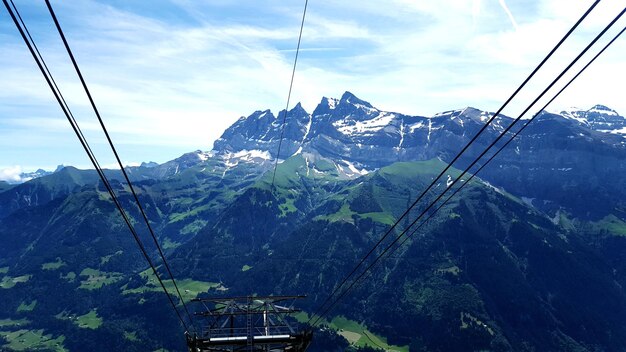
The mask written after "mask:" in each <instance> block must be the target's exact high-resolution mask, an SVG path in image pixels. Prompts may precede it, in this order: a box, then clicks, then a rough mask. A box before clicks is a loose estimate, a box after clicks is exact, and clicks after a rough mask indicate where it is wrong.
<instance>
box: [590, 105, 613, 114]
mask: <svg viewBox="0 0 626 352" xmlns="http://www.w3.org/2000/svg"><path fill="white" fill-rule="evenodd" d="M587 112H588V113H598V114H601V115H611V116H619V114H618V113H617V111H615V110H613V109H611V108H609V107H608V106H606V105H600V104H597V105H594V106H593V107H592V108H591V109H589V110H587Z"/></svg>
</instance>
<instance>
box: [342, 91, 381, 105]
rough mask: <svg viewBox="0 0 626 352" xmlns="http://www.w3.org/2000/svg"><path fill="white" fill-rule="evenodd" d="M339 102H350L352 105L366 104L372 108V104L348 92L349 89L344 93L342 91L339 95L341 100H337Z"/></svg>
mask: <svg viewBox="0 0 626 352" xmlns="http://www.w3.org/2000/svg"><path fill="white" fill-rule="evenodd" d="M339 102H340V103H348V104H352V105H363V106H366V107H368V108H372V109H373V108H374V107H373V106H372V104H370V103H368V102H367V101H365V100H361V99H359V98H357V97H356V95H354V94H352V93H350V92H349V91H346V92H345V93H343V95H342V96H341V100H340V101H339Z"/></svg>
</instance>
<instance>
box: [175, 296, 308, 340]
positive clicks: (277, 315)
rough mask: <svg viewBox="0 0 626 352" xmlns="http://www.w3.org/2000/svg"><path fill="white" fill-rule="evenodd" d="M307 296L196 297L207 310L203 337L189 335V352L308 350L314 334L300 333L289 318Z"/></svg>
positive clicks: (204, 312) (202, 314)
mask: <svg viewBox="0 0 626 352" xmlns="http://www.w3.org/2000/svg"><path fill="white" fill-rule="evenodd" d="M301 298H304V296H269V297H253V296H244V297H220V298H196V299H193V300H192V302H198V303H201V304H202V305H203V306H204V311H201V312H196V313H195V315H196V316H201V317H204V318H205V319H204V321H205V324H206V325H204V326H202V331H201V332H200V335H196V334H194V335H190V334H188V335H187V346H188V347H189V352H204V351H265V352H279V351H294V352H299V351H305V350H306V349H307V347H308V346H309V343H310V342H311V337H312V332H310V331H299V330H298V326H297V325H296V323H295V322H294V321H293V319H290V320H292V321H289V320H288V319H287V316H288V315H289V314H292V313H296V312H299V311H300V310H298V309H295V308H293V306H294V303H295V301H296V300H297V299H301Z"/></svg>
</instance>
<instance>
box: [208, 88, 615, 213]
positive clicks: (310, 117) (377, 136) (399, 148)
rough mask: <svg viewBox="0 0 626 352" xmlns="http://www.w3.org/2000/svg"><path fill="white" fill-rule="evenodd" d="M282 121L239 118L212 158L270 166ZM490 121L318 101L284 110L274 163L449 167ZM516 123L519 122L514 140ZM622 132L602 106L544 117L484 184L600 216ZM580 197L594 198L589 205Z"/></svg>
mask: <svg viewBox="0 0 626 352" xmlns="http://www.w3.org/2000/svg"><path fill="white" fill-rule="evenodd" d="M284 114H285V111H281V112H280V113H279V116H278V117H275V116H274V115H273V114H272V113H271V112H270V111H269V110H266V111H256V112H255V113H253V114H252V115H250V116H248V117H242V118H240V119H239V120H238V121H237V122H236V123H235V124H233V125H232V126H231V127H230V128H228V129H227V130H226V131H225V132H224V134H223V135H222V137H221V138H220V139H218V140H217V141H216V142H215V145H214V152H215V153H217V154H222V155H225V154H228V153H230V154H233V153H241V152H249V151H251V150H256V151H258V152H257V153H261V152H264V153H268V154H269V155H270V156H271V157H272V158H275V157H276V153H277V150H278V141H279V139H280V134H281V122H282V120H283V117H284ZM491 116H492V113H489V112H486V111H481V110H478V109H475V108H471V107H467V108H464V109H460V110H451V111H445V112H442V113H438V114H436V115H434V116H432V117H424V116H408V115H403V114H399V113H394V112H386V111H381V110H379V109H377V108H375V107H374V106H372V104H370V103H368V102H366V101H364V100H361V99H359V98H357V97H356V96H355V95H353V94H352V93H350V92H346V93H344V95H343V96H342V97H341V99H333V98H323V99H322V100H321V102H320V104H319V105H318V106H317V107H316V108H315V110H314V111H313V112H312V113H311V114H309V113H307V112H306V111H304V109H303V108H302V107H301V106H300V105H297V106H296V107H295V108H293V109H292V110H291V111H289V113H288V115H287V119H286V121H287V122H286V125H285V130H284V134H283V138H284V139H283V144H282V147H281V155H280V156H279V158H280V159H286V158H287V157H289V156H291V155H294V154H299V153H309V154H313V155H317V156H320V157H323V158H328V159H330V160H332V161H333V162H334V163H335V166H336V168H337V169H338V170H339V171H340V173H342V174H343V175H344V176H346V177H348V178H354V177H359V176H361V175H364V174H367V173H368V172H371V171H373V170H376V169H379V168H381V167H383V166H386V165H390V164H391V163H394V162H398V161H420V160H429V159H433V158H439V159H441V160H443V161H445V162H450V161H452V159H453V157H454V156H455V155H456V153H458V152H459V150H460V149H461V148H462V147H463V146H464V145H466V144H467V143H468V142H469V141H470V139H471V138H472V137H473V136H474V135H475V134H476V133H477V132H478V131H479V130H480V128H481V127H482V126H483V125H484V124H485V122H486V121H487V120H488V119H489V118H490V117H491ZM513 121H514V120H513V119H512V118H510V117H507V116H498V117H496V119H495V120H494V121H493V122H492V123H491V124H490V126H489V127H488V128H487V129H486V130H485V132H484V133H483V134H482V135H481V136H480V137H479V138H478V139H477V141H476V143H475V144H474V145H473V146H472V147H470V148H469V149H468V151H467V153H466V154H465V155H464V156H463V157H461V159H460V160H459V161H458V164H456V165H455V166H456V167H459V168H464V167H466V166H467V165H469V163H470V162H471V161H473V160H474V159H475V157H477V156H478V155H479V153H480V152H481V151H482V150H484V148H486V147H487V146H488V145H489V144H490V143H491V142H492V141H493V140H494V139H495V138H496V137H497V136H498V135H499V134H500V133H501V132H502V131H503V130H504V129H506V128H507V127H508V126H509V125H510V124H511V123H512V122H513ZM522 123H525V120H522V121H520V122H519V123H518V124H517V125H515V126H514V127H513V128H512V129H511V132H515V131H517V130H518V129H519V128H520V127H521V125H522ZM625 126H626V119H625V118H624V117H623V116H620V115H619V114H618V113H617V112H615V111H614V110H611V109H610V108H608V107H606V106H602V105H596V106H594V107H593V108H591V109H589V110H585V111H583V110H571V111H563V112H561V113H560V114H552V113H547V112H542V113H541V114H540V115H539V116H538V117H537V119H536V120H535V121H534V122H533V123H532V124H531V125H529V127H528V128H527V129H526V130H525V131H524V132H523V133H522V134H520V135H519V136H518V137H517V138H516V139H515V140H514V141H513V142H512V143H511V144H510V145H509V146H508V148H507V149H505V150H504V151H503V152H502V153H501V154H500V155H499V156H498V157H497V158H496V159H494V162H493V163H492V165H491V166H490V167H486V168H485V169H484V171H482V173H481V176H482V177H483V178H484V179H486V180H488V181H489V182H491V183H493V184H494V185H495V186H498V187H502V188H505V189H506V190H507V191H509V192H512V193H514V194H516V195H518V196H520V197H524V198H525V199H529V200H530V202H531V203H532V205H533V206H535V207H539V208H541V209H542V210H545V211H548V212H554V211H557V210H559V209H561V208H564V209H565V210H567V211H568V212H571V213H573V214H574V215H576V216H583V217H594V216H601V215H602V214H605V213H606V211H607V210H610V209H614V208H616V207H618V206H619V205H620V204H621V200H620V198H623V196H624V195H625V194H624V191H623V190H626V183H625V181H624V180H623V178H622V177H620V176H619V175H624V174H625V173H624V172H625V171H626V127H625ZM511 132H509V133H508V135H507V136H506V138H503V140H502V142H500V143H498V144H497V146H500V145H502V144H503V143H504V141H506V140H507V139H508V138H510V136H511V135H512V133H511ZM487 155H488V156H489V155H491V153H488V154H487ZM479 165H480V164H479ZM475 169H476V168H475ZM475 169H473V170H475ZM473 170H472V171H473ZM470 172H471V171H470ZM615 189H618V191H617V192H615ZM581 193H585V194H592V193H596V194H597V196H596V197H592V198H593V200H592V203H593V204H589V200H584V201H583V200H582V199H583V197H581V196H580V194H581ZM584 198H586V197H584ZM590 205H591V206H590Z"/></svg>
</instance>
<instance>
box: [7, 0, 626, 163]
mask: <svg viewBox="0 0 626 352" xmlns="http://www.w3.org/2000/svg"><path fill="white" fill-rule="evenodd" d="M502 3H503V2H502V1H500V0H499V1H496V0H442V1H412V0H394V1H392V2H384V1H371V2H370V1H368V2H365V3H362V2H357V1H356V0H347V1H341V2H337V1H330V0H319V1H315V2H312V3H310V4H309V5H310V7H309V13H308V14H307V21H306V23H305V28H304V34H303V38H302V52H301V53H300V59H299V63H298V70H297V72H296V76H295V82H294V92H293V93H294V94H293V95H292V104H291V105H292V106H293V105H295V103H296V102H298V101H302V102H303V104H304V106H305V108H306V109H307V110H309V111H310V110H312V109H313V108H314V107H315V105H316V104H317V103H318V102H319V100H320V99H321V97H322V96H335V97H336V96H339V95H341V93H342V92H343V91H345V90H350V91H352V92H353V93H355V94H357V95H360V96H362V97H363V98H365V99H367V100H370V101H371V102H372V103H373V104H374V105H376V106H378V107H380V108H384V109H387V110H394V111H400V112H404V113H409V114H416V115H417V114H419V115H432V114H434V113H436V112H438V111H442V110H446V109H449V108H457V107H464V106H468V105H471V106H475V107H478V108H483V109H491V110H493V109H495V108H497V107H498V106H499V104H500V103H501V102H502V101H503V99H505V98H506V97H507V96H508V94H510V93H512V92H513V90H514V89H515V88H516V87H517V85H518V84H519V83H520V82H521V81H522V80H523V79H524V78H525V76H526V75H527V74H528V73H529V72H530V71H531V70H532V69H533V68H534V67H535V65H536V64H537V63H538V62H539V61H540V60H541V59H542V58H543V56H544V55H545V54H546V53H547V51H548V50H549V49H550V48H551V47H552V45H554V44H555V43H556V41H557V40H558V39H559V37H560V36H561V35H562V34H563V33H565V31H566V30H567V29H568V28H569V27H570V26H571V25H572V24H573V23H574V21H575V20H576V19H577V18H578V17H579V16H580V14H582V12H583V11H584V10H585V9H586V8H587V7H588V6H589V4H590V3H591V2H590V1H588V0H585V1H580V2H578V1H577V2H575V4H574V3H572V2H571V1H566V0H549V1H541V2H538V3H533V4H528V3H527V2H524V1H513V0H507V2H506V3H504V5H505V6H504V7H502ZM615 3H622V5H619V4H618V5H615ZM18 5H20V4H18ZM170 5H171V6H172V7H173V8H177V6H182V9H180V8H177V9H178V11H179V12H180V13H178V14H176V16H178V17H180V18H182V20H172V19H171V16H165V15H163V16H157V15H155V13H154V12H152V13H150V14H146V13H144V12H142V11H140V10H135V11H131V10H129V8H131V9H132V5H128V6H127V7H125V9H124V10H122V9H121V8H115V7H113V6H111V5H106V4H103V3H99V2H96V1H81V2H78V3H74V2H73V3H72V4H67V3H64V2H55V3H53V6H55V9H56V10H57V15H58V16H59V18H60V21H61V23H62V25H63V26H64V28H65V31H66V35H67V37H68V40H69V42H70V44H71V46H72V48H73V50H74V53H75V55H76V57H77V60H78V62H79V64H80V65H81V68H82V70H83V74H84V76H85V78H86V79H87V81H88V83H89V86H90V88H91V90H92V93H93V96H94V98H95V100H96V103H97V104H98V107H99V109H100V112H101V113H102V116H103V118H104V120H105V123H106V124H107V126H108V128H109V130H110V132H111V134H112V136H113V138H114V140H115V141H116V143H117V144H118V146H119V148H120V149H122V151H123V152H124V153H123V154H122V157H124V158H127V159H128V160H155V161H158V162H164V161H166V160H169V159H172V158H174V157H176V156H177V155H178V154H182V152H185V151H189V150H194V149H210V147H211V143H212V141H213V140H214V139H215V138H217V137H218V136H219V135H220V134H221V133H222V132H223V130H224V129H225V128H226V127H228V126H229V125H230V124H231V123H232V122H234V121H235V120H236V119H237V118H238V117H239V116H241V115H247V114H249V113H251V112H252V111H254V110H258V109H266V108H271V109H273V110H274V111H276V110H279V109H283V108H284V104H285V99H286V95H287V90H288V87H289V79H290V75H291V65H292V63H293V55H294V54H295V52H294V51H293V49H294V48H295V45H296V40H297V35H298V29H299V24H300V22H299V21H300V19H301V17H300V16H301V10H302V8H301V6H302V4H301V3H300V2H293V3H292V2H283V1H277V0H266V1H263V2H256V1H255V2H250V3H247V4H237V5H236V6H235V5H233V4H230V3H229V2H226V1H222V0H219V1H203V2H196V1H185V0H177V1H175V2H173V3H170ZM23 6H24V7H25V9H26V10H27V11H26V12H25V13H24V15H26V16H25V17H26V20H27V21H28V23H30V24H33V27H32V28H31V30H32V29H34V30H33V34H34V36H35V39H36V40H37V42H38V44H39V45H40V47H41V49H42V51H43V52H44V55H45V56H46V59H47V61H48V63H49V65H50V67H51V68H52V69H53V73H54V74H55V77H57V78H58V81H59V84H60V85H61V88H62V89H63V91H64V93H65V95H66V98H67V99H68V102H69V103H70V104H71V105H72V109H73V111H74V112H75V115H76V116H77V118H78V119H79V121H81V124H82V126H83V129H84V131H85V132H86V133H87V134H88V135H89V137H90V138H93V139H94V141H95V142H94V145H95V146H96V147H97V149H98V150H99V151H102V153H103V154H104V152H105V148H104V147H105V145H104V144H103V143H104V140H103V136H102V134H101V132H99V126H98V124H97V122H96V121H95V120H94V117H93V114H92V113H91V112H90V109H89V106H88V101H87V100H86V98H85V96H84V93H83V92H82V88H81V86H80V84H79V82H78V81H77V79H76V78H75V75H74V73H73V71H72V68H71V66H70V65H69V64H68V61H67V58H66V55H65V53H64V51H63V48H62V46H61V43H60V42H59V40H58V38H57V36H56V33H55V31H54V29H53V28H52V27H51V24H50V23H49V19H48V18H47V14H46V10H45V6H43V5H41V4H39V3H28V4H24V5H23ZM618 6H623V1H613V2H610V3H607V4H606V5H605V4H604V3H603V4H601V5H599V7H598V9H597V10H596V11H597V14H596V13H595V11H594V14H593V15H592V17H591V18H590V21H588V22H585V24H584V25H583V27H582V28H581V29H582V30H581V31H580V32H579V33H577V34H576V36H574V38H572V39H573V40H572V41H571V42H569V43H568V44H567V45H566V46H564V48H563V50H562V51H560V52H559V53H557V56H556V57H555V60H554V61H553V62H551V63H549V65H548V67H547V70H545V71H544V72H542V73H541V75H539V76H538V77H537V79H536V81H534V82H533V83H531V85H530V86H529V91H528V92H525V93H523V97H524V98H526V101H528V100H529V99H531V98H532V95H533V94H536V92H537V91H538V90H539V89H541V85H542V84H545V83H546V82H548V81H549V80H550V75H553V74H554V73H556V72H558V71H559V70H560V67H562V66H563V63H565V62H567V61H568V60H570V59H571V57H572V55H573V54H575V53H576V51H577V50H579V49H580V48H581V47H582V46H583V45H584V44H585V41H588V40H589V39H590V38H591V37H592V36H593V35H595V32H597V31H598V29H599V28H600V27H601V26H602V25H603V23H604V22H606V20H607V18H609V17H611V16H614V13H613V12H615V8H617V7H618ZM503 8H505V9H506V10H508V13H510V14H515V18H514V19H512V17H510V16H509V15H508V13H507V12H506V11H503ZM154 11H156V10H154ZM611 11H613V12H611ZM222 12H223V14H222ZM2 16H4V17H2ZM185 16H188V17H185ZM511 16H512V15H511ZM178 17H177V18H178ZM5 20H7V21H8V18H7V16H6V14H2V15H0V22H2V23H8V22H7V21H5ZM511 23H515V25H516V26H517V29H515V28H514V27H512V26H511ZM621 24H622V25H623V22H622V23H621ZM594 31H595V32H594ZM0 50H2V52H3V53H7V54H6V55H1V56H0V144H1V145H2V146H3V148H4V149H6V148H10V147H11V146H12V145H15V146H19V147H20V148H29V146H31V147H32V150H33V151H34V150H37V148H39V150H42V148H45V145H47V144H54V145H55V147H58V148H59V149H58V150H59V151H60V150H61V148H62V147H63V148H65V149H64V150H65V152H60V154H61V155H58V156H56V155H45V154H44V153H35V152H33V153H32V158H42V159H43V158H44V157H45V158H46V159H45V160H44V161H47V160H49V159H50V158H55V157H56V158H59V159H60V158H63V160H64V161H65V162H69V164H72V163H74V164H80V163H83V164H84V160H85V157H84V156H82V155H80V156H79V154H80V153H82V152H81V151H80V150H79V149H78V148H77V141H76V140H75V137H73V136H72V133H71V131H70V130H69V126H68V125H67V122H66V121H65V118H64V117H63V116H62V114H61V112H60V109H59V108H58V107H57V106H55V101H54V100H53V97H52V95H51V93H50V92H49V90H48V88H47V87H46V85H45V82H44V81H43V79H42V78H41V77H40V74H39V72H38V71H37V69H36V66H35V65H34V63H33V62H32V59H31V58H30V57H29V55H28V52H27V51H26V50H25V48H24V46H23V44H22V43H21V42H20V40H19V38H18V37H17V36H16V33H15V30H14V29H13V28H11V27H9V26H4V27H0ZM623 57H626V48H625V47H624V45H619V42H618V43H616V45H615V46H614V47H613V48H611V50H610V51H609V52H607V54H606V56H605V57H603V58H602V59H601V60H599V61H598V63H596V64H595V65H594V66H595V67H594V68H593V70H590V72H589V73H587V74H585V75H584V76H583V77H581V79H580V81H577V82H576V84H575V85H574V86H572V88H571V89H570V90H569V91H568V92H567V93H566V94H565V95H564V96H563V97H562V98H561V99H559V101H558V102H557V103H558V104H561V102H562V104H563V105H564V106H569V105H574V104H576V105H579V104H581V103H579V102H589V104H588V105H593V104H595V103H596V102H601V103H604V104H606V105H609V106H611V107H613V108H614V109H617V110H618V112H621V113H622V114H624V113H626V105H624V100H623V99H622V97H621V96H620V93H619V92H620V89H617V88H616V87H617V86H616V84H617V83H616V82H624V81H625V80H626V77H625V75H626V73H624V71H625V70H622V69H620V65H622V66H623ZM531 88H532V89H531ZM522 105H524V104H521V103H519V104H518V106H520V107H521V106H522ZM581 105H582V104H581ZM513 110H514V109H513ZM512 112H513V113H514V112H515V111H512ZM7 150H8V149H7ZM28 150H30V149H28ZM55 151H57V149H55ZM12 154H13V155H17V153H9V151H6V152H5V153H3V152H2V151H0V158H1V160H0V161H1V162H3V163H4V164H18V163H19V164H22V165H26V162H25V161H24V160H21V159H20V160H5V159H6V158H9V157H10V155H12ZM19 155H20V156H19V157H20V158H25V157H26V156H25V154H24V153H20V154H19ZM71 155H76V156H71ZM70 156H71V157H70ZM67 158H69V159H70V160H67ZM77 159H80V161H76V160H77ZM33 160H35V159H33ZM44 161H32V160H31V161H28V162H27V164H29V165H31V164H36V163H40V164H44ZM45 164H46V165H48V164H55V162H54V161H47V162H45Z"/></svg>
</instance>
